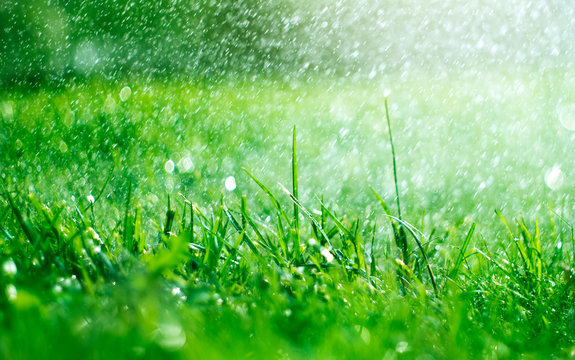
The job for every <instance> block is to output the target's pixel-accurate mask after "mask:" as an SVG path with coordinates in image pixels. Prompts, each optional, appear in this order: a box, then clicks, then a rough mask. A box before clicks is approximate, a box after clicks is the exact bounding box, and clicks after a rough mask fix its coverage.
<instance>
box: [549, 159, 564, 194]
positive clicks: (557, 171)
mask: <svg viewBox="0 0 575 360" xmlns="http://www.w3.org/2000/svg"><path fill="white" fill-rule="evenodd" d="M563 180H565V176H564V175H563V172H562V171H561V168H559V166H558V165H554V166H553V167H552V168H551V169H550V170H548V171H547V172H546V173H545V185H547V186H548V187H549V188H550V189H551V190H557V189H559V188H560V187H561V185H563Z"/></svg>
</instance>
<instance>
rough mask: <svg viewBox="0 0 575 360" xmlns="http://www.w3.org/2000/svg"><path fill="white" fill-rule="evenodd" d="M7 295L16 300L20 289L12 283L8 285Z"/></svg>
mask: <svg viewBox="0 0 575 360" xmlns="http://www.w3.org/2000/svg"><path fill="white" fill-rule="evenodd" d="M6 296H7V297H8V299H10V300H12V301H14V300H16V298H17V297H18V289H16V286H14V285H12V284H10V285H8V286H6Z"/></svg>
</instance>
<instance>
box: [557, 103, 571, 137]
mask: <svg viewBox="0 0 575 360" xmlns="http://www.w3.org/2000/svg"><path fill="white" fill-rule="evenodd" d="M557 116H558V117H559V122H560V123H561V125H563V127H564V128H565V129H567V130H569V131H575V103H568V104H560V105H559V106H558V107H557Z"/></svg>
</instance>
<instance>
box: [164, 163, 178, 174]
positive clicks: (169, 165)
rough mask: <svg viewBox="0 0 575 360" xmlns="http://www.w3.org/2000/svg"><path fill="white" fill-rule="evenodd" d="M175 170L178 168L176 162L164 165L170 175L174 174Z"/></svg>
mask: <svg viewBox="0 0 575 360" xmlns="http://www.w3.org/2000/svg"><path fill="white" fill-rule="evenodd" d="M175 168H176V165H175V164H174V162H173V161H172V160H168V161H166V163H165V164H164V170H166V172H167V173H168V174H171V173H173V172H174V169H175Z"/></svg>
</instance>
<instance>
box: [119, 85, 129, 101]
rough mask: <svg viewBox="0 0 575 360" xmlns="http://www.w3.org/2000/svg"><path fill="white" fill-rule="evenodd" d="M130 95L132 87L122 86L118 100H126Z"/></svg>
mask: <svg viewBox="0 0 575 360" xmlns="http://www.w3.org/2000/svg"><path fill="white" fill-rule="evenodd" d="M131 95H132V89H130V87H129V86H124V87H123V88H122V90H120V100H122V101H126V100H128V99H129V98H130V96H131Z"/></svg>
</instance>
